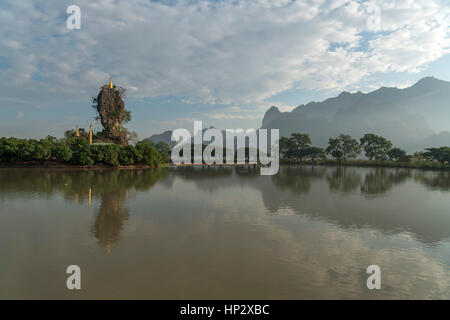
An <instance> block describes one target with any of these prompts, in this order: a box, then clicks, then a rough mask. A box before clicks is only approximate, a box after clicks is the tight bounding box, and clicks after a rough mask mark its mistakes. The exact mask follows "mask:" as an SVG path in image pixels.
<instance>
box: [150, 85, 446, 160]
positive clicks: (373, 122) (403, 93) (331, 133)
mask: <svg viewBox="0 0 450 320" xmlns="http://www.w3.org/2000/svg"><path fill="white" fill-rule="evenodd" d="M261 128H263V129H280V136H286V137H287V136H290V134H291V133H294V132H301V133H308V134H309V135H310V136H311V140H312V143H313V145H315V146H320V147H325V146H326V145H327V143H328V139H329V138H330V137H335V136H337V135H339V134H340V133H345V134H350V135H352V136H353V137H354V138H357V139H359V138H361V137H362V136H363V135H364V134H365V133H375V134H378V135H382V136H383V137H386V138H388V139H389V140H391V141H392V143H393V144H394V146H398V147H401V148H403V149H405V150H407V151H408V152H414V151H421V150H423V149H424V148H427V147H434V146H443V145H447V146H448V145H450V82H447V81H443V80H439V79H436V78H433V77H426V78H423V79H421V80H419V81H418V82H417V83H415V84H414V85H412V86H410V87H408V88H404V89H398V88H393V87H390V88H388V87H381V88H379V89H377V90H375V91H372V92H369V93H362V92H360V91H358V92H355V93H349V92H342V93H341V94H339V95H338V96H337V97H334V98H330V99H327V100H324V101H322V102H310V103H308V104H302V105H300V106H298V107H296V108H295V109H293V110H292V111H290V112H281V111H280V110H279V109H278V108H277V107H276V106H272V107H270V108H269V109H268V110H267V111H266V113H265V114H264V117H263V120H262V126H261ZM170 136H171V131H166V132H164V133H163V134H160V135H153V136H151V137H150V138H148V139H150V140H152V141H153V142H159V141H164V142H166V143H169V144H170V145H173V144H174V143H173V142H171V141H170Z"/></svg>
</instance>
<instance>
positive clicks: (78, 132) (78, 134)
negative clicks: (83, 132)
mask: <svg viewBox="0 0 450 320" xmlns="http://www.w3.org/2000/svg"><path fill="white" fill-rule="evenodd" d="M75 134H76V136H77V137H79V136H80V131H78V125H77V130H76V132H75Z"/></svg>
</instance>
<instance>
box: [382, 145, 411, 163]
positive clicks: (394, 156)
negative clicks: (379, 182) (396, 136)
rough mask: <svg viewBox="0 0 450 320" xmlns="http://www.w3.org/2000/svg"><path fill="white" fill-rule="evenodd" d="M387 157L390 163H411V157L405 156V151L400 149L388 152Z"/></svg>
mask: <svg viewBox="0 0 450 320" xmlns="http://www.w3.org/2000/svg"><path fill="white" fill-rule="evenodd" d="M387 156H388V157H389V160H391V161H401V162H409V161H411V158H412V157H411V156H407V155H406V151H405V150H402V149H400V148H392V149H391V150H389V151H388V153H387Z"/></svg>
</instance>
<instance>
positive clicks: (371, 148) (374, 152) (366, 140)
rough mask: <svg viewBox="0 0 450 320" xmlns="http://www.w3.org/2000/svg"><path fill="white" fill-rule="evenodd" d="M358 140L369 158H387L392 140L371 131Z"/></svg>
mask: <svg viewBox="0 0 450 320" xmlns="http://www.w3.org/2000/svg"><path fill="white" fill-rule="evenodd" d="M360 142H361V147H362V148H363V149H364V151H365V153H366V154H365V155H366V157H367V158H369V160H373V159H375V160H378V161H383V160H386V159H387V158H388V152H389V150H391V148H392V142H390V141H389V140H387V139H385V138H383V137H381V136H377V135H376V134H373V133H366V134H365V135H364V136H363V137H362V138H361V139H360Z"/></svg>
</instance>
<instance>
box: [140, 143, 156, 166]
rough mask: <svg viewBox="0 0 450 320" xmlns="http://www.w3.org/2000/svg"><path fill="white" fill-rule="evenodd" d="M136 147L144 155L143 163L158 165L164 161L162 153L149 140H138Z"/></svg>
mask: <svg viewBox="0 0 450 320" xmlns="http://www.w3.org/2000/svg"><path fill="white" fill-rule="evenodd" d="M136 149H137V151H138V152H139V153H140V154H141V155H142V159H141V162H142V163H143V164H145V165H148V166H155V167H157V166H159V165H161V164H162V163H163V159H162V157H161V154H160V153H159V152H158V151H157V150H156V149H155V147H153V146H152V145H151V144H150V143H149V142H147V141H141V142H138V143H137V144H136Z"/></svg>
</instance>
